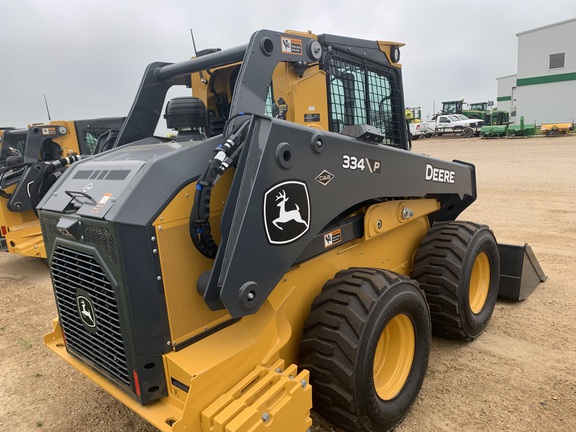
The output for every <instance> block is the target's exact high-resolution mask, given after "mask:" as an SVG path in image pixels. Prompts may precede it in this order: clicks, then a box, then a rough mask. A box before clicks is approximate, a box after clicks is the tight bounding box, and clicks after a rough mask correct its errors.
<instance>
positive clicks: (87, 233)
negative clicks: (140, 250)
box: [84, 224, 118, 264]
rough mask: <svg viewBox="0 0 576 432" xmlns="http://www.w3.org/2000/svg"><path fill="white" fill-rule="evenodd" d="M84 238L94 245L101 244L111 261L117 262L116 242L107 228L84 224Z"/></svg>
mask: <svg viewBox="0 0 576 432" xmlns="http://www.w3.org/2000/svg"><path fill="white" fill-rule="evenodd" d="M84 240H85V241H86V243H92V244H94V245H96V246H102V247H103V248H104V250H105V251H106V253H107V254H108V256H109V257H110V259H111V260H112V262H113V263H114V264H118V253H117V252H116V242H115V241H114V237H113V236H112V233H111V232H110V230H109V229H108V228H103V227H99V226H94V225H89V224H84Z"/></svg>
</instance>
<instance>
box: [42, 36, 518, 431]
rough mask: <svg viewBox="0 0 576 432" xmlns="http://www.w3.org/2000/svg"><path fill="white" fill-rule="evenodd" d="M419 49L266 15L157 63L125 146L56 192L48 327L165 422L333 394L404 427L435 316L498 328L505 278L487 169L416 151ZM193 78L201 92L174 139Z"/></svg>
mask: <svg viewBox="0 0 576 432" xmlns="http://www.w3.org/2000/svg"><path fill="white" fill-rule="evenodd" d="M400 46H401V44H398V43H394V42H378V41H367V40H361V39H352V38H347V37H343V36H335V35H328V34H322V35H315V34H312V33H301V32H277V31H270V30H260V31H258V32H256V33H255V34H254V35H253V36H252V38H251V39H250V42H249V43H248V44H247V45H243V46H239V47H236V48H231V49H227V50H216V49H215V50H207V51H204V52H201V53H198V56H197V57H196V58H193V59H190V60H186V61H183V62H180V63H173V64H171V63H160V62H158V63H153V64H151V65H150V66H148V68H147V69H146V72H145V74H144V78H143V80H142V84H141V86H140V88H139V91H138V94H137V96H136V100H135V101H134V104H133V106H132V109H131V111H130V113H129V115H128V117H127V118H126V121H125V123H124V125H123V126H122V129H121V131H120V133H119V135H118V137H117V140H116V142H115V145H116V146H117V147H119V148H116V149H113V150H111V151H108V152H104V153H102V154H99V155H96V156H94V157H92V158H89V159H87V160H82V161H79V162H76V163H74V164H72V165H71V166H70V167H69V168H68V169H67V170H66V171H65V172H64V174H63V175H62V176H61V177H60V179H59V180H58V181H57V182H56V183H55V184H54V186H53V188H52V189H51V193H50V194H47V195H45V196H44V198H43V200H42V201H41V202H40V204H39V205H38V212H39V215H40V220H41V224H42V231H43V234H44V238H45V241H46V250H47V254H48V262H49V265H50V271H51V275H52V281H53V285H54V292H55V297H56V304H57V307H58V315H59V317H58V319H57V320H56V321H55V324H54V330H53V332H52V333H50V334H48V335H46V337H45V343H46V344H47V346H48V347H49V348H50V349H51V350H53V351H54V352H55V353H56V354H58V355H59V356H61V357H62V358H63V359H64V360H65V361H66V362H68V363H69V364H71V365H73V366H74V367H75V368H77V369H78V370H79V371H80V372H81V373H82V374H84V375H86V376H88V377H89V378H90V379H92V380H93V381H94V382H95V383H97V384H98V385H99V386H100V387H101V388H103V389H104V390H105V391H106V392H108V393H110V394H112V395H113V396H114V397H116V398H118V399H119V400H120V401H122V402H123V403H124V404H126V405H127V406H128V407H129V408H130V409H131V410H133V411H135V412H137V413H138V414H139V415H141V416H142V417H144V418H145V419H147V420H148V421H149V422H151V423H152V424H154V425H155V426H156V427H157V428H158V429H160V430H162V431H166V432H168V431H172V432H183V431H202V432H216V431H222V432H224V431H226V432H248V431H251V432H266V431H268V432H270V431H275V432H294V431H301V432H304V431H310V430H311V427H312V421H311V418H310V410H311V408H312V401H313V400H314V409H315V410H317V411H318V412H320V413H321V414H322V415H323V416H324V417H325V418H327V419H329V420H330V421H332V422H333V423H334V424H337V425H338V426H339V427H342V428H344V429H347V430H350V431H368V432H375V431H388V430H391V429H393V428H394V427H395V426H396V425H398V424H399V423H400V422H401V421H402V419H403V418H404V416H405V415H406V414H407V413H408V411H409V410H410V407H411V406H412V404H413V403H414V401H415V400H416V397H417V396H418V393H419V391H420V388H421V386H422V383H423V381H424V377H425V374H426V370H427V365H428V359H429V353H430V340H431V331H434V332H435V333H437V334H439V335H442V336H445V337H449V338H456V339H461V340H472V339H474V338H476V337H478V336H479V335H480V334H481V333H482V332H483V330H484V329H485V328H486V325H487V324H488V322H489V320H490V317H491V315H492V311H493V309H494V304H495V302H496V297H497V294H498V286H499V278H500V254H499V250H498V245H497V243H496V240H495V238H494V235H493V233H492V231H491V230H490V229H489V228H488V227H487V226H485V225H480V224H477V223H473V222H463V221H455V219H456V217H457V216H458V215H459V214H460V213H461V212H462V211H463V210H464V209H465V208H466V207H468V206H469V205H470V204H472V202H473V201H474V200H475V198H476V182H475V171H474V166H473V165H471V164H468V163H465V162H456V161H455V162H448V161H443V160H438V159H434V158H431V157H429V156H424V155H420V154H415V153H412V152H410V151H409V140H408V130H407V124H406V120H405V111H404V101H403V89H402V75H401V68H400V64H399V59H400V51H399V48H400ZM174 85H189V86H191V87H192V91H193V95H194V96H195V97H188V98H177V99H173V100H171V101H169V102H168V104H167V107H166V114H165V117H166V120H167V122H168V125H169V127H171V128H173V129H176V130H178V136H177V137H176V139H173V140H172V139H166V138H159V137H154V136H153V133H154V130H155V128H156V124H157V123H158V121H159V117H160V113H161V110H162V106H163V104H164V101H165V98H166V92H167V91H168V89H169V88H170V87H171V86H174ZM510 253H511V254H513V255H517V253H516V252H515V251H514V250H512V252H510ZM512 276H513V275H512ZM512 289H513V287H512ZM523 295H524V294H523ZM511 296H513V294H511ZM54 373H58V371H54Z"/></svg>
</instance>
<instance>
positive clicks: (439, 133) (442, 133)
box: [436, 132, 444, 136]
mask: <svg viewBox="0 0 576 432" xmlns="http://www.w3.org/2000/svg"><path fill="white" fill-rule="evenodd" d="M436 135H438V136H442V135H444V132H436Z"/></svg>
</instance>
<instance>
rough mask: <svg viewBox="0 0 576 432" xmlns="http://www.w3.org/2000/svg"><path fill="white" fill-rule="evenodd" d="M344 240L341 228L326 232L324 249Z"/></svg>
mask: <svg viewBox="0 0 576 432" xmlns="http://www.w3.org/2000/svg"><path fill="white" fill-rule="evenodd" d="M341 241H342V231H341V230H340V228H338V229H337V230H334V231H332V232H329V233H327V234H324V249H326V248H329V247H331V246H334V245H337V244H338V243H340V242H341Z"/></svg>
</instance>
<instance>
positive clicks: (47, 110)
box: [44, 95, 52, 121]
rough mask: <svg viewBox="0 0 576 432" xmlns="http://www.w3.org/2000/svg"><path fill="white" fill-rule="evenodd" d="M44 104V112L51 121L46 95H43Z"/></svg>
mask: <svg viewBox="0 0 576 432" xmlns="http://www.w3.org/2000/svg"><path fill="white" fill-rule="evenodd" d="M44 105H46V112H47V113H48V121H52V119H51V118H50V109H48V100H46V95H44Z"/></svg>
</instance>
